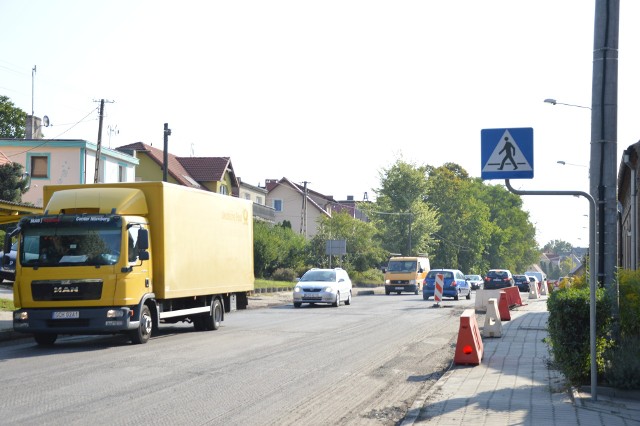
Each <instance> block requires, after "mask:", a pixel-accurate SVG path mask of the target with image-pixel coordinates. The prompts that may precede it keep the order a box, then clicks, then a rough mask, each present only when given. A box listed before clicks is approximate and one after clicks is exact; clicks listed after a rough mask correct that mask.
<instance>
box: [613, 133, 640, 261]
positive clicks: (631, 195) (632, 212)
mask: <svg viewBox="0 0 640 426" xmlns="http://www.w3.org/2000/svg"><path fill="white" fill-rule="evenodd" d="M639 150H640V141H639V142H636V143H635V144H633V145H629V147H628V148H627V149H626V150H624V152H623V154H622V159H621V161H620V167H619V168H618V205H619V206H620V209H619V211H618V267H620V268H623V269H634V270H635V269H637V268H638V225H639V223H640V222H639V221H638V208H639V206H638V177H639V174H638V168H640V161H639V159H638V152H639Z"/></svg>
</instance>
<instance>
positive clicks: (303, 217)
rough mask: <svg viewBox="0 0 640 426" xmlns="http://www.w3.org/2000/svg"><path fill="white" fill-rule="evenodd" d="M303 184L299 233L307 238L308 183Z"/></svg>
mask: <svg viewBox="0 0 640 426" xmlns="http://www.w3.org/2000/svg"><path fill="white" fill-rule="evenodd" d="M303 183H304V194H303V196H302V212H301V218H300V233H301V234H302V235H304V236H305V238H306V236H307V184H308V183H309V182H307V181H306V180H305V181H304V182H303Z"/></svg>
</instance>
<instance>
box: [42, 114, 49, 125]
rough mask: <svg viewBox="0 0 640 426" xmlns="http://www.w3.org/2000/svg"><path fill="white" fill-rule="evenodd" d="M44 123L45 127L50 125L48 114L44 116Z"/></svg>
mask: <svg viewBox="0 0 640 426" xmlns="http://www.w3.org/2000/svg"><path fill="white" fill-rule="evenodd" d="M42 125H43V126H44V127H49V117H47V116H46V115H45V116H44V117H42Z"/></svg>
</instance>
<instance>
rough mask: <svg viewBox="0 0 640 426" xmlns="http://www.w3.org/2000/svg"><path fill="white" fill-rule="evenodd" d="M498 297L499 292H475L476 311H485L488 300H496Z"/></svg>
mask: <svg viewBox="0 0 640 426" xmlns="http://www.w3.org/2000/svg"><path fill="white" fill-rule="evenodd" d="M499 297H500V290H499V289H497V290H476V306H475V308H476V310H477V311H486V310H487V303H488V301H489V299H491V298H494V299H496V300H498V298H499Z"/></svg>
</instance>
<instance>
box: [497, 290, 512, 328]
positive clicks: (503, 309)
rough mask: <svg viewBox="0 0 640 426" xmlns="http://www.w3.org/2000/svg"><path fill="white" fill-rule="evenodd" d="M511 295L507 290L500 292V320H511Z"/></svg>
mask: <svg viewBox="0 0 640 426" xmlns="http://www.w3.org/2000/svg"><path fill="white" fill-rule="evenodd" d="M508 298H509V296H507V293H506V292H505V291H501V292H500V299H498V312H499V313H500V321H511V312H509V302H508Z"/></svg>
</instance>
